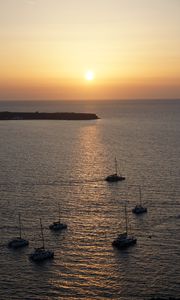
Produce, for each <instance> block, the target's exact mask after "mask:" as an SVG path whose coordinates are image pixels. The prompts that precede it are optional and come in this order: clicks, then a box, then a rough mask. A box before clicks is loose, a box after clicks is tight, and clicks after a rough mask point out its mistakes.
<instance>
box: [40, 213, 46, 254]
mask: <svg viewBox="0 0 180 300" xmlns="http://www.w3.org/2000/svg"><path fill="white" fill-rule="evenodd" d="M40 226H41V236H42V242H43V246H42V247H43V248H45V247H44V235H43V227H42V221H41V218H40Z"/></svg>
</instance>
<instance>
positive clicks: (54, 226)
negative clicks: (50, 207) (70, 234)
mask: <svg viewBox="0 0 180 300" xmlns="http://www.w3.org/2000/svg"><path fill="white" fill-rule="evenodd" d="M58 212H59V214H58V217H59V219H58V221H56V222H53V223H52V224H51V225H49V229H51V230H53V231H60V230H62V229H66V228H67V224H65V223H61V219H60V205H59V204H58Z"/></svg>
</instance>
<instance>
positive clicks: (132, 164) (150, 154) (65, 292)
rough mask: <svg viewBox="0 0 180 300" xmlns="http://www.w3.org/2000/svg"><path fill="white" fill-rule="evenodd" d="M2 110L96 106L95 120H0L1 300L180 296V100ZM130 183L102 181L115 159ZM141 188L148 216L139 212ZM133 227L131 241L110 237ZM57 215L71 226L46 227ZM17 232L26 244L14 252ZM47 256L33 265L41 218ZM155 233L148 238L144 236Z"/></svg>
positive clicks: (42, 107) (21, 107) (9, 105)
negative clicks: (120, 247) (125, 245)
mask: <svg viewBox="0 0 180 300" xmlns="http://www.w3.org/2000/svg"><path fill="white" fill-rule="evenodd" d="M0 110H1V111H2V110H11V111H37V110H38V111H75V112H76V111H77V112H94V113H97V114H98V115H99V116H100V117H101V119H100V120H95V121H0V141H1V147H0V252H1V253H0V254H1V255H0V278H1V282H0V299H3V300H6V299H34V300H35V299H40V300H50V299H87V300H90V299H97V300H100V299H120V300H126V299H149V298H150V297H151V296H154V295H159V296H164V297H168V296H174V297H178V296H179V294H180V282H179V278H180V254H179V253H180V247H179V240H180V185H179V176H180V156H179V153H180V101H147V102H145V101H128V102H125V101H116V102H113V101H112V102H109V101H107V102H90V101H87V102H68V103H67V102H26V103H22V102H0ZM115 156H116V157H117V160H118V165H119V168H120V170H121V172H122V173H123V175H125V176H126V180H125V181H123V182H119V183H114V184H108V183H107V182H105V181H104V180H103V179H104V178H105V177H106V176H107V175H108V174H111V173H112V172H113V171H114V157H115ZM138 185H141V189H142V198H143V202H144V205H145V206H147V207H148V213H147V214H145V215H143V216H135V215H133V214H132V213H131V209H132V208H133V207H134V206H135V204H136V203H137V202H138V200H139V194H138ZM125 200H126V201H127V202H128V221H129V231H130V232H131V233H132V234H134V235H135V236H136V237H137V245H135V246H134V247H131V248H129V249H126V250H124V251H117V250H115V249H113V248H112V246H111V242H112V240H113V239H114V238H115V237H116V235H117V234H118V233H120V232H123V231H124V228H125V226H124V225H125V223H124V202H125ZM58 203H59V204H60V207H61V218H62V220H63V221H64V222H66V223H67V225H68V229H67V230H66V231H63V232H61V233H53V232H50V231H49V229H48V226H49V224H50V223H51V222H53V221H54V220H56V219H57V218H58ZM19 212H20V213H21V218H22V223H23V236H24V237H25V238H27V239H29V241H30V244H29V247H27V248H25V249H21V250H16V251H12V250H10V249H8V248H7V243H8V241H9V240H10V239H11V238H13V237H15V236H17V235H18V213H19ZM40 217H41V218H42V222H43V226H44V235H45V243H46V246H47V248H49V249H52V250H53V251H54V252H55V258H54V260H53V261H49V262H46V263H43V264H34V263H32V262H30V261H29V259H28V254H29V253H30V252H31V251H32V250H33V248H34V247H38V246H41V237H40V226H39V218H40ZM149 236H151V238H149Z"/></svg>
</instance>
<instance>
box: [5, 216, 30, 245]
mask: <svg viewBox="0 0 180 300" xmlns="http://www.w3.org/2000/svg"><path fill="white" fill-rule="evenodd" d="M21 227H22V224H21V215H20V213H19V236H18V237H17V238H15V239H13V240H11V241H10V242H9V243H8V247H9V248H13V249H16V248H22V247H25V246H28V245H29V241H28V240H25V239H22V237H21V232H22V228H21Z"/></svg>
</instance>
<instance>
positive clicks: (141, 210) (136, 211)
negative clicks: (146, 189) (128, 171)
mask: <svg viewBox="0 0 180 300" xmlns="http://www.w3.org/2000/svg"><path fill="white" fill-rule="evenodd" d="M132 212H133V213H134V214H136V215H140V214H143V213H145V212H147V208H146V207H143V205H142V193H141V187H140V186H139V204H137V205H136V206H135V207H134V208H133V209H132Z"/></svg>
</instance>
